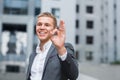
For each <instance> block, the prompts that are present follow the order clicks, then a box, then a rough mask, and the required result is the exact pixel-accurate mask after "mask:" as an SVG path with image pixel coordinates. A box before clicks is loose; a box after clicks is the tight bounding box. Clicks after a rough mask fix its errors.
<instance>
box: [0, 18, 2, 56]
mask: <svg viewBox="0 0 120 80" xmlns="http://www.w3.org/2000/svg"><path fill="white" fill-rule="evenodd" d="M1 40H2V22H1V20H0V54H1V45H2V42H1Z"/></svg>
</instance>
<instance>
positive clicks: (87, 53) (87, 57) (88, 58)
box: [85, 51, 93, 61]
mask: <svg viewBox="0 0 120 80" xmlns="http://www.w3.org/2000/svg"><path fill="white" fill-rule="evenodd" d="M85 56H86V60H89V61H91V60H93V52H92V51H87V52H86V54H85Z"/></svg>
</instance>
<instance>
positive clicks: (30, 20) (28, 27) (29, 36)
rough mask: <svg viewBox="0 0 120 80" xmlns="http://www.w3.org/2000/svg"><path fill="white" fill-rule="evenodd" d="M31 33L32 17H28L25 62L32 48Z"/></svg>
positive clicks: (32, 32) (32, 26)
mask: <svg viewBox="0 0 120 80" xmlns="http://www.w3.org/2000/svg"><path fill="white" fill-rule="evenodd" d="M33 34H34V17H31V16H30V18H29V21H28V24H27V62H28V59H29V55H30V54H31V53H32V50H33V39H34V38H33Z"/></svg>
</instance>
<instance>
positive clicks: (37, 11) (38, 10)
mask: <svg viewBox="0 0 120 80" xmlns="http://www.w3.org/2000/svg"><path fill="white" fill-rule="evenodd" d="M39 13H40V8H35V16H36V15H38V14H39Z"/></svg>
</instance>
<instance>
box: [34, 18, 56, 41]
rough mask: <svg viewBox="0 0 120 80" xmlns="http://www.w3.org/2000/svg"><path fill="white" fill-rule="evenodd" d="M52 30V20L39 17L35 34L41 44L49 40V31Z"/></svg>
mask: <svg viewBox="0 0 120 80" xmlns="http://www.w3.org/2000/svg"><path fill="white" fill-rule="evenodd" d="M53 29H54V25H53V19H52V18H50V17H39V18H38V20H37V24H36V33H37V36H38V38H39V40H40V41H41V42H46V41H48V40H49V39H50V37H51V34H50V31H52V30H53Z"/></svg>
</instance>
